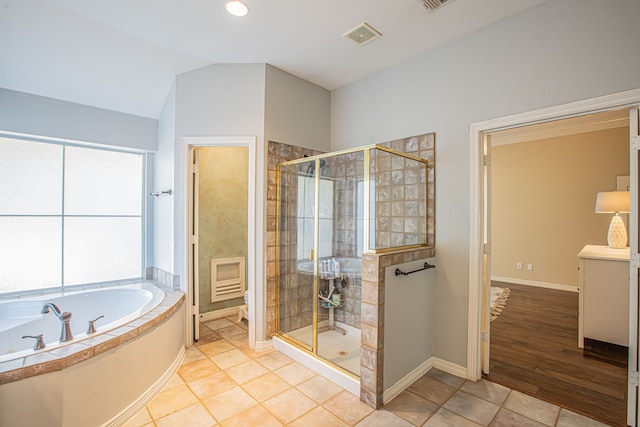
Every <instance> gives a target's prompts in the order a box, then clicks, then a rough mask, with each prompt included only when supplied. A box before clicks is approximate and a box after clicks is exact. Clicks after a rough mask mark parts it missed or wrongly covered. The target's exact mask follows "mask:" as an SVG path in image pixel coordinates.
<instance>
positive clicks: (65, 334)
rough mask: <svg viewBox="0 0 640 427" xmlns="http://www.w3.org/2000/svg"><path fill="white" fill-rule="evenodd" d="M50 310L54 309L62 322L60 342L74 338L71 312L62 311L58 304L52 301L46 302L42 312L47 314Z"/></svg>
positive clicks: (54, 312)
mask: <svg viewBox="0 0 640 427" xmlns="http://www.w3.org/2000/svg"><path fill="white" fill-rule="evenodd" d="M49 311H53V314H55V315H56V317H57V318H58V320H60V323H61V324H62V329H61V330H60V342H68V341H71V340H73V334H72V333H71V325H70V323H69V322H71V313H69V312H68V311H65V312H60V309H59V308H58V306H57V305H55V304H54V303H52V302H48V303H46V304H45V305H44V306H43V307H42V311H40V313H42V314H47V313H49Z"/></svg>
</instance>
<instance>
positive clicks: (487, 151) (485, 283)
mask: <svg viewBox="0 0 640 427" xmlns="http://www.w3.org/2000/svg"><path fill="white" fill-rule="evenodd" d="M482 145H483V155H484V158H483V166H484V167H483V169H484V173H483V175H484V184H483V198H484V210H483V212H482V217H483V221H482V222H483V223H484V233H483V234H484V243H483V250H482V252H483V258H484V259H483V268H484V275H483V280H482V287H483V299H482V372H483V373H485V374H489V354H490V345H489V344H490V342H491V307H490V302H491V135H488V134H484V135H483V143H482Z"/></svg>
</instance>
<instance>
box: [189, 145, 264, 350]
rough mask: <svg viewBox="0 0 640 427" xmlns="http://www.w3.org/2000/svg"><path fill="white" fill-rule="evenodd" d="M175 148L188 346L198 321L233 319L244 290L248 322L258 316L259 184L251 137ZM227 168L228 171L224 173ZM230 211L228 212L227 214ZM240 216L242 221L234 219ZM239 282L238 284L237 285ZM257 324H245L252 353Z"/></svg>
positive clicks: (240, 304)
mask: <svg viewBox="0 0 640 427" xmlns="http://www.w3.org/2000/svg"><path fill="white" fill-rule="evenodd" d="M181 148H182V159H183V167H184V169H183V170H184V171H185V173H184V174H182V176H183V179H184V181H183V183H182V184H183V185H182V186H181V188H182V189H183V191H184V194H185V197H184V198H183V199H182V200H183V201H184V203H183V204H181V205H182V218H183V222H182V224H183V227H184V228H183V232H182V234H183V239H182V242H183V248H184V249H183V250H182V259H183V266H184V268H183V271H184V273H183V274H184V276H185V277H186V278H187V280H186V286H185V288H186V289H185V293H186V294H187V295H186V296H187V301H188V302H189V304H188V305H189V306H190V307H191V310H188V313H187V316H188V319H187V322H186V337H187V343H186V344H187V345H188V346H189V345H192V344H193V343H194V341H197V340H198V338H199V326H200V321H201V320H213V319H216V318H218V317H225V316H228V315H229V313H231V312H233V313H238V312H239V307H240V306H242V305H244V301H245V298H244V291H245V290H247V291H248V298H247V306H248V307H247V308H246V311H245V314H246V315H247V317H248V319H252V318H253V319H256V312H258V313H259V314H261V312H260V310H257V307H256V294H258V296H257V298H258V300H260V299H259V298H261V295H262V294H261V289H262V286H261V284H260V283H258V282H257V281H256V278H257V277H260V276H259V274H261V272H262V267H261V265H260V264H259V263H257V262H256V259H257V258H256V257H257V253H258V252H259V251H257V244H256V241H257V239H258V237H259V236H258V234H260V235H261V230H257V229H256V224H257V220H256V218H257V217H258V215H259V212H257V210H256V182H257V181H260V182H262V181H261V180H258V179H257V174H256V156H257V151H256V138H255V137H189V138H183V140H182V147H181ZM203 161H204V162H203ZM229 166H231V167H232V169H233V170H227V169H228V167H229ZM238 170H239V171H240V172H239V175H238V174H237V173H238ZM225 171H226V173H225ZM203 172H204V177H202V176H201V175H203ZM221 173H223V175H226V176H233V177H234V179H232V180H228V179H227V178H225V177H224V176H222V175H220V174H221ZM236 175H237V176H236ZM227 181H229V182H227ZM231 181H234V182H231ZM235 181H241V187H242V189H240V188H236V187H235V186H236V184H238V183H237V182H235ZM220 184H222V185H220ZM200 187H204V188H200ZM229 190H230V191H229ZM240 193H242V195H241V196H240V197H239V196H238V194H240ZM231 205H233V209H228V208H229V207H230V206H231ZM203 209H204V210H203ZM240 216H243V218H237V217H240ZM241 228H243V229H244V230H239V229H241ZM258 231H260V233H258ZM234 236H235V237H234ZM201 248H202V249H203V250H201ZM260 253H261V252H260ZM242 278H243V279H244V284H241V283H240V282H241V279H242ZM201 280H204V281H205V282H208V283H206V286H200V281H201ZM201 300H204V301H202V303H201ZM203 317H204V319H203ZM257 323H258V322H253V321H249V322H248V330H249V334H248V336H249V343H248V344H249V346H250V347H251V348H255V343H256V324H257Z"/></svg>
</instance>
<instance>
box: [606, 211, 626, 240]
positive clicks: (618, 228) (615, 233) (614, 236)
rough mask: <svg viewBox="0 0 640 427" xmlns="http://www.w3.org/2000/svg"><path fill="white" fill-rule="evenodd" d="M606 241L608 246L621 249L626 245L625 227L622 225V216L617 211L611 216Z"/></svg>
mask: <svg viewBox="0 0 640 427" xmlns="http://www.w3.org/2000/svg"><path fill="white" fill-rule="evenodd" d="M607 243H608V244H609V247H610V248H614V249H622V248H625V247H626V246H627V229H626V228H625V227H624V222H622V218H620V215H618V214H617V213H616V214H615V215H614V216H613V218H611V224H610V225H609V233H608V234H607Z"/></svg>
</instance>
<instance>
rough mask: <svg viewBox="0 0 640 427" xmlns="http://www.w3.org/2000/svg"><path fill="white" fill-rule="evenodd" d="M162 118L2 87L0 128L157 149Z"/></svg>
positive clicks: (149, 149)
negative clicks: (159, 120) (121, 111)
mask: <svg viewBox="0 0 640 427" xmlns="http://www.w3.org/2000/svg"><path fill="white" fill-rule="evenodd" d="M157 126H158V121H157V120H155V119H150V118H147V117H140V116H133V115H131V114H125V113H119V112H116V111H110V110H104V109H102V108H95V107H89V106H87V105H81V104H75V103H73V102H67V101H61V100H59V99H53V98H47V97H44V96H38V95H32V94H28V93H24V92H16V91H13V90H9V89H2V88H0V131H6V132H17V133H24V134H29V135H36V136H46V137H50V138H60V139H70V140H74V141H81V142H91V143H96V144H107V145H113V146H116V147H125V148H135V149H139V150H145V151H154V150H155V149H156V146H157Z"/></svg>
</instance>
